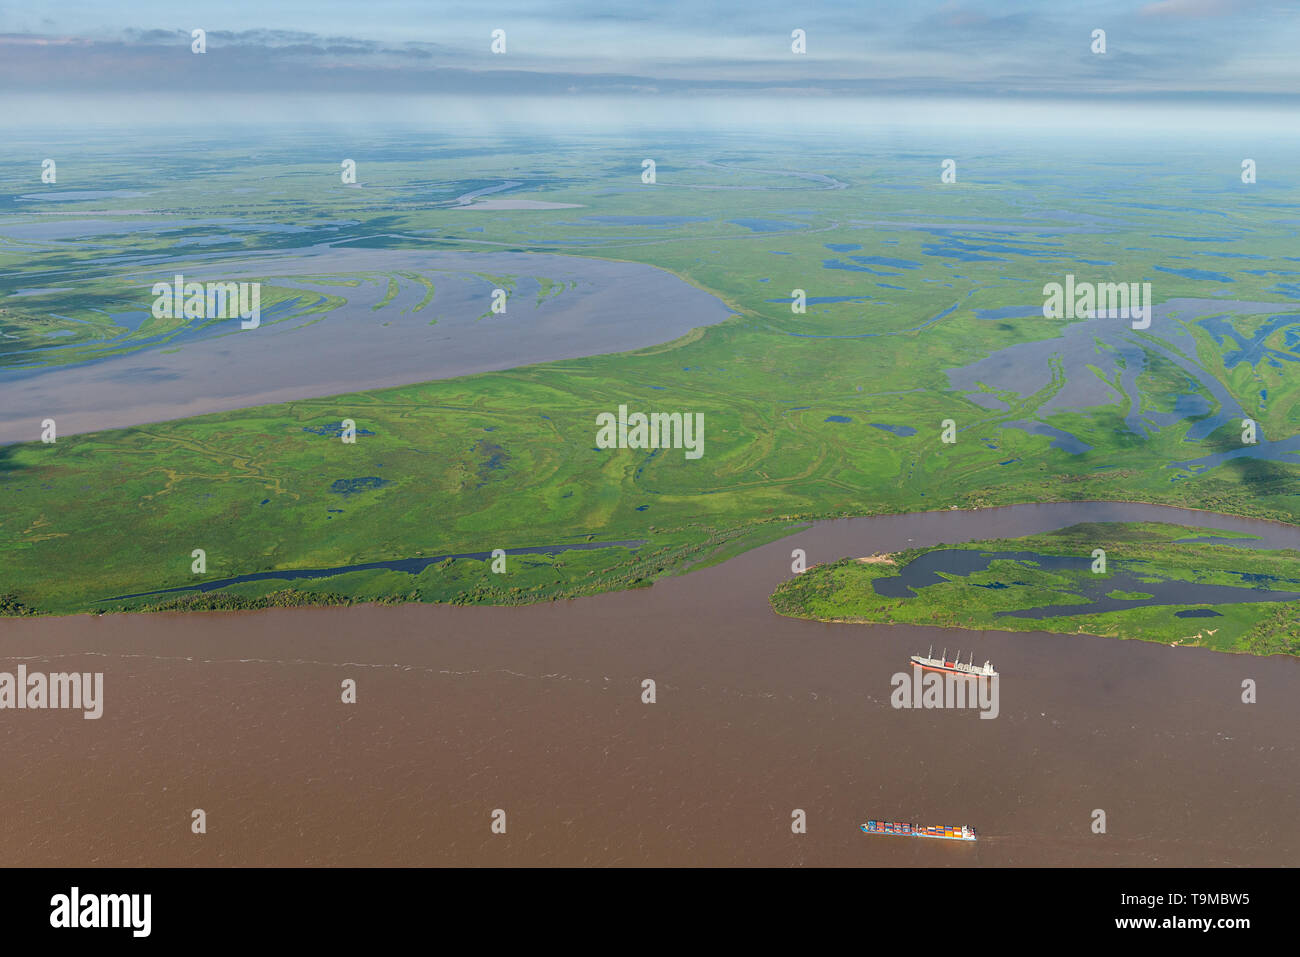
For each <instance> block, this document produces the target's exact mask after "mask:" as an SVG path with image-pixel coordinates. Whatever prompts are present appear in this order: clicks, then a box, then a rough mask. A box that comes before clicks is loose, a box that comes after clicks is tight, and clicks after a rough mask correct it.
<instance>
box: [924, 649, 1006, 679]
mask: <svg viewBox="0 0 1300 957" xmlns="http://www.w3.org/2000/svg"><path fill="white" fill-rule="evenodd" d="M912 664H913V665H915V666H916V667H918V668H922V669H924V670H927V671H946V672H948V673H949V674H953V675H970V676H971V677H973V678H996V677H998V673H997V672H996V671H994V670H993V666H992V665H991V664H989V663H988V662H987V661H986V662H984V667H982V668H979V667H976V665H975V652H973V651H972V652H971V653H970V662H969V663H966V662H963V661H962V660H961V652H960V651H959V652H957V658H956V660H954V661H949V660H948V649H947V648H945V649H944V650H943V654H942V655H940V656H939V657H938V658H936V657H935V656H934V645H931V646H930V653H929V654H926V655H912Z"/></svg>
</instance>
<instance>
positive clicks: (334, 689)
mask: <svg viewBox="0 0 1300 957" xmlns="http://www.w3.org/2000/svg"><path fill="white" fill-rule="evenodd" d="M1158 519H1164V520H1167V521H1169V520H1172V521H1182V522H1188V523H1195V524H1199V525H1208V526H1212V527H1217V528H1230V529H1238V530H1247V531H1254V532H1257V533H1259V534H1260V535H1261V536H1263V539H1262V540H1263V542H1264V543H1265V544H1268V545H1271V546H1282V545H1290V546H1292V547H1297V546H1300V529H1296V528H1291V527H1286V526H1276V525H1267V524H1263V523H1255V522H1250V521H1243V520H1237V519H1229V518H1226V517H1223V516H1211V515H1205V514H1200V513H1186V512H1179V511H1178V510H1175V509H1168V508H1159V507H1149V506H1126V505H1109V504H1091V505H1090V504H1074V505H1055V506H1053V505H1044V506H1018V507H1012V508H1004V509H988V510H982V511H976V512H941V513H932V514H925V515H916V516H897V517H886V518H868V519H854V520H848V521H841V522H831V523H823V524H820V525H818V526H815V527H813V528H810V529H807V530H804V531H800V532H797V533H796V534H794V535H793V536H791V537H790V538H787V539H785V540H783V541H780V542H777V543H774V544H772V545H769V546H765V547H763V548H759V549H756V550H754V551H752V552H749V553H747V554H745V555H742V556H740V557H739V558H736V559H733V560H732V561H729V562H727V563H725V564H723V565H720V566H718V567H715V568H711V569H706V570H704V571H700V572H697V573H693V574H690V575H686V576H683V577H680V578H675V579H671V580H667V581H663V582H660V583H659V584H657V585H655V586H654V587H653V588H650V589H645V590H640V591H635V592H626V593H620V594H613V595H605V596H600V597H596V598H591V599H584V600H580V601H573V602H558V603H554V604H546V605H538V606H532V607H522V608H457V607H438V606H419V605H415V606H400V607H359V608H344V609H298V610H285V611H269V612H256V613H240V614H211V615H157V616H112V615H109V616H104V617H98V618H97V617H86V616H83V617H71V618H62V619H46V620H36V621H12V620H10V621H5V622H4V623H3V625H2V626H0V628H2V632H0V656H2V657H0V668H2V669H4V670H9V671H12V670H14V669H15V668H16V666H17V664H18V660H16V659H18V658H20V657H21V658H24V659H25V660H26V664H27V665H28V668H29V669H30V670H47V671H48V670H93V671H103V672H104V673H105V679H104V683H105V699H106V701H105V711H104V716H103V718H101V719H100V720H99V721H85V720H83V719H82V718H81V716H80V714H79V713H63V712H33V711H22V712H18V711H4V712H0V742H2V743H3V747H2V748H0V755H2V757H0V774H2V775H3V780H4V782H5V784H4V791H3V797H0V808H2V811H3V813H0V860H4V861H6V862H7V863H10V864H69V865H73V864H128V865H130V864H460V865H487V864H512V865H539V864H599V865H626V864H743V865H757V864H774V865H788V864H833V865H910V864H927V865H972V864H978V865H1033V864H1042V865H1059V866H1076V865H1077V866H1089V865H1118V864H1125V865H1147V864H1172V865H1182V864H1210V865H1219V864H1227V865H1234V864H1246V865H1249V864H1272V865H1280V864H1295V863H1297V862H1298V861H1300V813H1297V812H1300V794H1298V793H1297V792H1298V790H1300V785H1298V784H1297V780H1298V779H1300V754H1298V753H1297V744H1296V730H1297V727H1300V661H1296V660H1293V659H1290V658H1280V657H1275V658H1270V659H1260V658H1250V657H1245V656H1238V655H1226V654H1219V653H1215V652H1210V651H1205V650H1200V649H1195V648H1170V647H1168V646H1166V645H1163V644H1149V643H1143V642H1134V641H1129V642H1125V641H1119V640H1113V639H1102V638H1091V637H1083V636H1070V637H1066V636H1053V635H1030V634H1007V633H998V632H982V633H975V632H956V631H951V630H942V629H930V628H920V627H902V626H894V627H885V626H854V625H830V624H820V623H815V622H806V621H794V620H789V619H784V618H780V617H778V616H776V615H774V614H773V613H772V612H771V611H770V609H769V608H768V606H767V603H766V596H767V594H768V593H769V592H770V590H771V588H772V587H773V586H774V585H775V584H776V583H777V582H778V581H780V580H782V579H784V578H785V577H787V576H788V575H789V574H790V569H789V563H790V550H791V549H792V548H794V547H801V548H804V549H806V550H807V552H808V557H809V560H810V561H812V562H817V561H826V560H833V559H835V558H839V557H841V556H844V555H867V554H871V553H873V552H880V551H889V550H894V549H897V548H900V547H904V546H906V545H908V544H909V543H910V544H925V543H934V542H940V541H947V542H957V541H961V540H967V539H972V538H984V537H989V536H1010V535H1021V534H1028V533H1032V532H1036V531H1042V530H1046V529H1050V528H1054V527H1060V526H1064V525H1068V524H1072V523H1074V522H1078V521H1085V520H1087V521H1104V520H1158ZM931 642H933V643H934V644H935V645H936V647H948V648H949V649H950V650H952V649H955V648H957V647H961V648H962V649H963V650H964V651H974V652H975V657H976V659H977V660H980V661H982V660H984V658H990V659H992V661H993V662H994V664H995V665H996V666H997V667H998V669H999V670H1000V671H1001V673H1002V676H1003V677H1002V679H1001V687H1000V691H1001V702H1000V705H1001V709H1000V714H999V716H998V717H997V718H996V719H993V720H981V719H980V718H979V717H978V713H977V712H975V711H921V710H918V711H907V710H895V709H893V708H891V707H890V705H889V694H890V690H891V688H890V684H889V678H890V675H892V674H893V673H894V672H897V671H905V670H907V668H906V665H907V656H908V655H909V654H911V653H913V652H916V651H918V650H919V651H924V650H925V649H926V647H928V646H929V644H930V643H931ZM349 677H350V678H355V679H356V681H357V685H358V702H357V704H355V705H344V704H342V703H341V702H340V700H339V697H340V690H339V689H340V682H341V681H342V680H343V679H344V678H349ZM644 678H652V679H654V680H655V682H656V683H657V701H656V703H655V704H643V703H642V702H641V681H642V679H644ZM1245 678H1252V679H1254V680H1255V681H1256V682H1257V684H1258V688H1259V703H1258V704H1253V705H1246V704H1242V703H1241V701H1240V695H1241V690H1240V689H1241V683H1242V681H1243V679H1245ZM194 808H203V809H204V810H205V811H206V812H207V820H208V833H207V834H205V835H201V836H200V835H193V834H191V833H190V819H191V818H190V814H191V810H192V809H194ZM497 808H500V809H503V810H504V811H505V812H506V823H507V831H506V833H505V834H504V835H493V834H492V833H491V831H490V815H491V813H492V811H493V809H497ZM795 808H802V809H804V810H805V811H806V812H807V815H808V833H807V834H804V835H794V834H792V833H791V831H790V819H791V811H792V810H793V809H795ZM1094 809H1102V810H1104V811H1105V812H1106V815H1107V818H1106V823H1107V833H1105V834H1094V833H1092V831H1091V829H1090V824H1091V821H1092V812H1093V810H1094ZM868 817H884V818H896V819H906V820H912V821H915V822H918V823H926V824H945V823H947V824H969V825H973V826H975V827H977V828H978V829H979V830H980V834H981V839H980V841H979V843H978V844H976V845H974V846H970V845H965V846H962V845H954V844H950V843H947V842H937V841H936V842H930V841H920V840H912V839H902V838H883V837H880V838H872V837H867V836H865V835H863V834H861V833H860V832H859V831H858V830H857V825H858V824H859V823H860V822H861V821H863V820H865V819H867V818H868Z"/></svg>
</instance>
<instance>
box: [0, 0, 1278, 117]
mask: <svg viewBox="0 0 1300 957" xmlns="http://www.w3.org/2000/svg"><path fill="white" fill-rule="evenodd" d="M194 27H202V28H203V29H205V30H207V31H208V51H209V52H208V53H207V55H206V56H205V57H202V58H200V57H193V58H192V59H191V57H192V54H190V51H189V44H190V41H189V31H190V30H191V29H192V28H194ZM796 27H797V28H801V29H803V30H805V31H807V35H808V53H807V54H806V55H805V56H795V55H793V54H792V53H791V52H790V31H791V30H793V29H794V28H796ZM497 28H500V29H504V30H505V31H506V37H507V53H506V55H505V56H494V55H492V54H491V53H490V52H489V49H488V47H489V42H490V33H491V31H492V30H493V29H497ZM1095 28H1101V29H1104V30H1106V33H1107V54H1106V55H1105V56H1102V57H1099V56H1094V55H1093V54H1092V53H1091V52H1090V51H1089V43H1090V35H1091V32H1092V30H1093V29H1095ZM1298 48H1300V8H1298V7H1297V5H1296V4H1294V3H1291V4H1287V3H1275V2H1269V0H1258V2H1252V0H1156V2H1150V3H1142V2H1137V3H1124V2H1104V0H1103V2H1094V3H1074V2H1069V0H1044V2H1024V0H969V2H967V0H928V2H927V0H922V2H891V3H879V2H839V3H820V4H804V5H799V4H786V3H775V2H770V0H744V2H736V0H724V2H708V0H697V2H689V3H660V2H642V3H617V2H592V0H552V2H536V0H515V2H509V3H492V2H485V3H475V4H466V3H455V4H444V3H420V2H394V0H356V2H352V3H337V2H322V0H315V2H306V0H262V2H248V0H220V2H200V3H183V2H171V0H166V2H160V0H136V2H131V3H115V2H102V0H101V2H88V0H61V2H59V3H57V4H44V3H36V4H32V3H30V2H27V3H12V2H8V0H6V2H4V3H0V90H5V91H34V90H41V91H63V90H66V91H77V90H82V91H87V92H89V91H107V90H121V91H148V90H157V89H158V88H159V87H160V86H166V87H167V88H169V89H176V90H196V91H199V90H201V91H205V92H213V93H219V92H235V91H243V92H275V91H297V92H305V91H321V92H324V91H344V92H353V93H369V92H375V93H440V94H464V93H483V94H499V95H535V94H547V95H555V94H563V93H575V92H576V93H584V94H602V93H616V94H620V95H623V94H629V93H645V94H648V95H653V94H656V93H660V94H663V93H677V94H688V95H720V96H735V95H745V94H752V93H756V92H758V93H764V94H769V93H772V92H790V93H794V94H801V95H816V96H837V95H844V96H861V95H893V94H908V95H933V96H980V97H1011V96H1015V97H1032V96H1044V95H1050V96H1108V97H1206V96H1209V97H1223V96H1229V97H1245V98H1261V97H1263V98H1267V97H1273V98H1288V99H1289V98H1292V97H1295V96H1296V95H1297V91H1300V56H1297V55H1296V50H1297V49H1298Z"/></svg>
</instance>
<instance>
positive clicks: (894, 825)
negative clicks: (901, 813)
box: [862, 821, 976, 841]
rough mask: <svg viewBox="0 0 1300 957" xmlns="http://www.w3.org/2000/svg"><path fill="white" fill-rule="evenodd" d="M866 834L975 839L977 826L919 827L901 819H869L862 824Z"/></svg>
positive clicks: (954, 839)
mask: <svg viewBox="0 0 1300 957" xmlns="http://www.w3.org/2000/svg"><path fill="white" fill-rule="evenodd" d="M862 830H863V832H864V833H866V834H892V835H894V836H895V837H935V838H938V839H939V840H941V841H973V840H975V839H976V834H975V828H973V827H966V826H965V825H962V826H961V827H945V826H943V825H940V826H938V827H917V826H916V825H915V824H904V823H901V822H899V821H868V822H867V823H866V824H863V825H862Z"/></svg>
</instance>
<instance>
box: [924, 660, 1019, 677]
mask: <svg viewBox="0 0 1300 957" xmlns="http://www.w3.org/2000/svg"><path fill="white" fill-rule="evenodd" d="M912 667H913V668H920V669H921V670H922V671H941V672H943V673H944V674H947V675H963V676H965V677H967V678H996V677H998V673H997V672H996V671H995V672H993V673H992V674H986V673H984V672H983V671H966V670H965V669H964V668H957V667H956V662H949V661H945V662H942V663H938V662H932V661H922V660H918V659H917V658H912Z"/></svg>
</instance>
